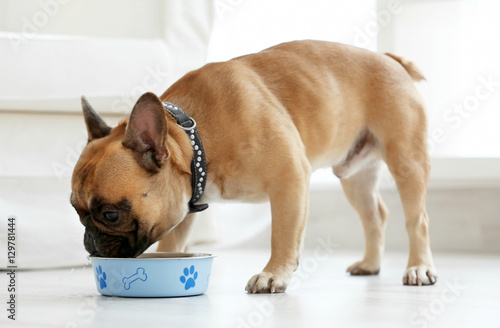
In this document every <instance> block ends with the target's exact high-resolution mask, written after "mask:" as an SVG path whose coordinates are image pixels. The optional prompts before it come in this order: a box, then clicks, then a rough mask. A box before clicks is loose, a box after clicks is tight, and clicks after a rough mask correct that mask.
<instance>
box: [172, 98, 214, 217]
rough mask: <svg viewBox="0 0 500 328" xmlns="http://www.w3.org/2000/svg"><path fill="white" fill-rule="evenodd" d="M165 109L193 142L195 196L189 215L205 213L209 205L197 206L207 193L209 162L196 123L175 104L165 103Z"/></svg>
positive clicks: (191, 200) (192, 179)
mask: <svg viewBox="0 0 500 328" xmlns="http://www.w3.org/2000/svg"><path fill="white" fill-rule="evenodd" d="M163 108H165V110H166V111H167V112H169V113H170V115H172V116H173V117H174V118H175V120H176V121H177V124H178V125H179V126H180V127H181V128H182V129H183V130H184V131H186V133H187V135H188V137H189V140H190V141H191V146H192V147H193V160H192V161H191V173H192V175H191V176H192V178H191V185H192V187H193V194H192V195H191V199H190V200H189V203H188V205H189V213H196V212H201V211H204V210H206V209H207V208H208V204H195V203H196V202H197V201H198V200H199V199H200V198H201V196H202V195H203V193H204V192H205V186H206V183H207V161H206V158H205V151H204V150H203V144H202V143H201V139H200V136H199V135H198V131H197V130H196V121H195V120H194V119H193V118H191V117H190V116H189V115H188V114H187V113H186V112H185V111H183V110H182V108H180V107H179V106H177V105H176V104H174V103H170V102H166V101H164V102H163Z"/></svg>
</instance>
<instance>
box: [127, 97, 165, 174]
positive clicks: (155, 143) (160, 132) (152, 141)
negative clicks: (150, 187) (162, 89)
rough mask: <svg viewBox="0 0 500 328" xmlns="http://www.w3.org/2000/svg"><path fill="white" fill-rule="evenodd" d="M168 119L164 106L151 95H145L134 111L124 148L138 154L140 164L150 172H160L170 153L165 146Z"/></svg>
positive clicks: (138, 101) (128, 126) (131, 115)
mask: <svg viewBox="0 0 500 328" xmlns="http://www.w3.org/2000/svg"><path fill="white" fill-rule="evenodd" d="M167 128H168V127H167V119H166V118H165V110H164V109H163V104H162V103H161V101H160V99H158V97H157V96H156V95H155V94H153V93H151V92H148V93H145V94H143V95H142V96H141V97H140V98H139V100H137V103H136V104H135V106H134V109H133V110H132V114H130V119H129V122H128V124H127V130H126V132H125V139H124V140H123V146H125V147H127V148H130V149H132V150H134V151H135V152H137V153H138V154H139V155H140V156H139V158H138V161H139V164H140V165H141V166H142V167H144V168H145V169H147V170H148V171H152V172H158V170H159V169H160V168H161V167H162V165H163V163H164V162H165V160H166V159H167V158H168V157H169V151H168V149H167V147H166V146H165V138H166V134H167Z"/></svg>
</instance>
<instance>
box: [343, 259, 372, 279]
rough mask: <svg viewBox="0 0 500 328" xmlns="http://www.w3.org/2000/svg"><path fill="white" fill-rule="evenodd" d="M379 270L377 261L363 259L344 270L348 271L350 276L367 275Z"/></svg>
mask: <svg viewBox="0 0 500 328" xmlns="http://www.w3.org/2000/svg"><path fill="white" fill-rule="evenodd" d="M379 271H380V264H379V263H370V262H368V261H365V260H363V261H358V262H356V263H354V264H353V265H351V266H350V267H348V268H347V270H346V272H349V273H350V274H351V275H352V276H368V275H372V274H378V273H379Z"/></svg>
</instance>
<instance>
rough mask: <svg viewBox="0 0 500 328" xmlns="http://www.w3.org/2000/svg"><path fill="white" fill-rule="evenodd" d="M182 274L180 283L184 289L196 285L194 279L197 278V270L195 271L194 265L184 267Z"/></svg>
mask: <svg viewBox="0 0 500 328" xmlns="http://www.w3.org/2000/svg"><path fill="white" fill-rule="evenodd" d="M183 273H184V274H183V275H182V276H181V277H180V281H181V283H183V284H184V289H185V290H188V289H189V288H192V287H194V286H196V279H198V271H195V268H194V265H191V267H190V268H189V269H188V268H184V272H183Z"/></svg>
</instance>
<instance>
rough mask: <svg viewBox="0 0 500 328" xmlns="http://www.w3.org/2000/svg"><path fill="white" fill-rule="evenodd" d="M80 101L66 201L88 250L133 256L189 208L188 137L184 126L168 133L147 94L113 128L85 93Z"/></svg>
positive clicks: (153, 99)
mask: <svg viewBox="0 0 500 328" xmlns="http://www.w3.org/2000/svg"><path fill="white" fill-rule="evenodd" d="M82 106H83V113H84V117H85V123H86V125H87V131H88V144H87V146H86V147H85V148H84V150H83V151H82V154H81V155H80V158H79V160H78V162H77V164H76V166H75V169H74V171H73V177H72V181H71V187H72V194H71V204H72V205H73V207H74V208H75V210H76V211H77V212H78V215H79V216H80V221H81V222H82V224H83V225H84V226H85V237H84V244H85V248H86V249H87V251H88V252H89V253H90V254H91V255H93V256H104V257H135V256H137V255H139V254H141V253H142V252H144V251H145V250H146V248H147V247H148V246H150V245H151V244H153V243H154V242H156V241H157V240H159V239H161V238H163V237H164V236H165V235H166V234H167V233H168V232H169V231H170V230H171V229H172V228H174V227H175V226H176V225H177V224H179V223H180V222H181V221H182V220H183V218H184V216H185V215H186V213H187V211H188V209H187V201H188V199H189V196H190V193H191V186H190V174H191V172H190V161H191V158H190V156H191V157H192V150H191V146H190V144H189V140H187V138H186V134H185V133H184V132H183V131H180V132H177V134H176V132H175V131H173V132H171V133H169V131H168V126H167V121H168V120H167V118H166V117H165V112H164V109H163V106H162V103H161V101H160V100H159V99H158V98H157V97H156V96H155V95H154V94H152V93H146V94H144V95H143V96H142V97H141V98H140V99H139V100H138V101H137V103H136V104H135V106H134V108H133V110H132V114H131V115H130V118H129V119H128V121H127V120H125V121H123V122H121V123H120V124H118V126H117V127H115V128H110V127H109V126H108V125H107V124H106V123H105V122H104V120H103V119H102V118H101V117H100V116H99V115H98V114H97V113H96V112H95V111H94V110H93V109H92V108H91V106H90V105H89V103H88V102H87V101H86V100H85V98H83V97H82ZM172 130H174V129H172ZM179 133H180V134H179ZM186 149H187V151H186ZM189 151H191V155H189Z"/></svg>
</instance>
